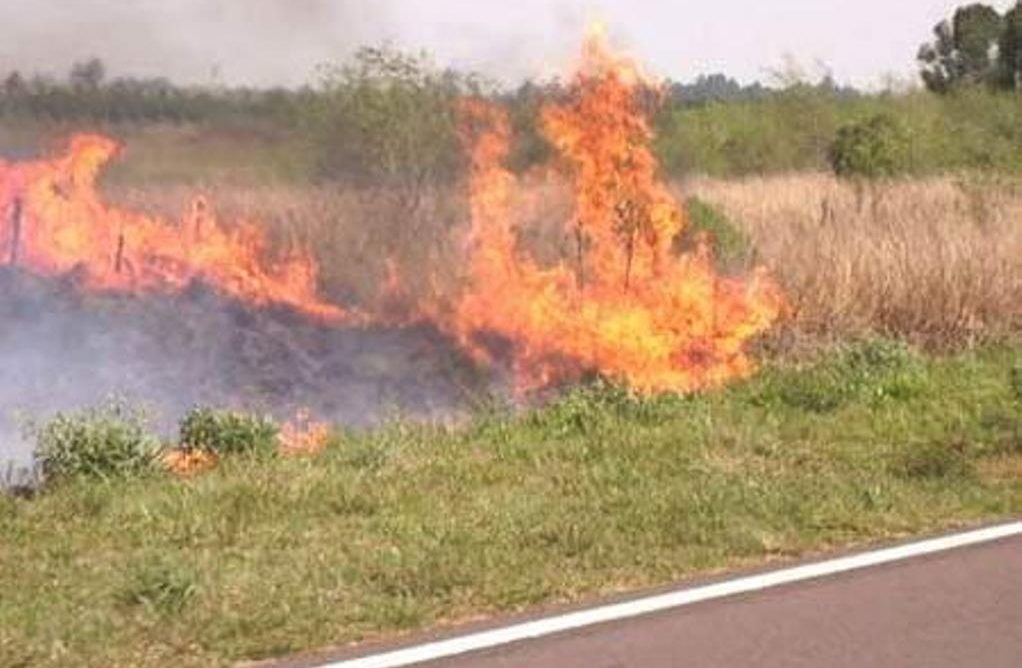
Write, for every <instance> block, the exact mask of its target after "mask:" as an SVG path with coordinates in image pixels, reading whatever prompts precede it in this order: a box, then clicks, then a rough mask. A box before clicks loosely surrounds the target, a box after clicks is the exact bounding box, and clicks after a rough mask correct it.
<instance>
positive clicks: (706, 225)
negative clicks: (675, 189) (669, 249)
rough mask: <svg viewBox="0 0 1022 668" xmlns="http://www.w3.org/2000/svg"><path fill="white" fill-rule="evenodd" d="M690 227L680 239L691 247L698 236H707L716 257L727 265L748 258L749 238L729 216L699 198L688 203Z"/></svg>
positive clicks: (733, 264)
mask: <svg viewBox="0 0 1022 668" xmlns="http://www.w3.org/2000/svg"><path fill="white" fill-rule="evenodd" d="M685 209H686V212H687V213H688V227H687V228H686V229H685V232H684V233H683V234H682V238H681V239H680V240H679V241H680V242H681V244H682V245H683V246H689V245H691V244H692V243H693V241H694V240H695V239H696V238H697V237H698V236H708V237H709V241H710V245H711V246H712V248H713V252H714V256H715V257H716V259H717V260H718V261H719V262H720V263H721V264H722V265H723V266H725V267H733V266H737V265H740V264H742V263H744V262H745V261H746V260H747V259H748V257H749V240H748V238H746V236H745V235H744V234H743V233H742V232H741V230H739V229H738V228H737V227H736V226H735V225H734V223H732V222H731V221H730V220H728V218H727V216H725V215H724V214H723V213H721V212H720V211H718V210H717V209H715V208H713V207H712V206H710V205H709V204H707V203H706V202H704V201H702V200H701V199H699V198H698V197H690V198H689V199H688V200H687V201H686V203H685Z"/></svg>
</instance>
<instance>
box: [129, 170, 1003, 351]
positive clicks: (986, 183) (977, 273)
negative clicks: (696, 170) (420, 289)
mask: <svg viewBox="0 0 1022 668" xmlns="http://www.w3.org/2000/svg"><path fill="white" fill-rule="evenodd" d="M522 188H523V189H524V190H525V191H526V192H525V193H524V196H523V197H522V199H523V201H524V204H523V211H524V212H523V214H522V217H523V218H524V219H526V220H527V223H526V224H525V230H528V231H523V232H520V233H519V234H518V237H517V240H518V243H519V244H520V245H522V246H524V247H526V248H528V249H530V251H531V252H532V253H533V255H534V256H535V257H537V258H540V261H541V264H546V263H547V260H545V259H544V258H550V257H553V258H559V257H565V256H570V254H571V246H572V240H571V239H570V237H569V236H567V235H564V234H563V233H561V232H560V231H559V230H558V229H557V228H556V226H555V225H554V226H551V224H550V222H549V220H546V219H545V218H544V212H550V211H554V212H558V213H556V217H557V218H558V219H563V215H562V214H561V213H559V212H562V211H565V210H569V211H570V195H569V193H568V192H566V189H565V188H564V187H560V186H557V185H556V184H554V185H550V184H548V185H545V186H538V185H536V184H534V183H533V182H527V183H526V184H524V185H523V186H522ZM673 188H674V190H675V191H676V192H677V193H678V195H679V197H680V198H683V199H687V201H688V207H687V208H688V211H689V217H690V219H691V220H692V221H693V224H694V226H695V227H698V228H699V229H701V230H704V231H706V232H708V233H709V234H710V235H711V238H716V239H722V243H719V244H718V246H717V250H716V255H717V256H718V258H719V260H720V263H721V266H722V267H723V269H724V270H725V272H728V271H734V270H735V269H738V270H742V271H746V270H748V268H749V267H751V266H754V265H757V264H758V265H760V266H763V267H765V268H766V269H767V270H768V272H769V274H770V276H772V277H773V278H774V280H775V281H776V282H777V283H778V284H779V285H780V286H781V287H782V289H783V291H784V294H785V298H786V300H787V305H788V309H787V312H786V316H785V317H783V318H782V319H781V321H780V323H779V327H777V328H775V331H774V332H773V333H772V334H770V335H769V336H768V339H769V342H770V346H768V349H772V350H779V351H784V350H789V349H790V348H791V347H792V346H794V347H795V348H798V349H801V348H804V347H809V348H814V349H815V348H819V347H821V346H823V347H826V346H827V345H831V344H833V343H834V342H839V341H841V340H848V339H854V338H856V337H861V336H863V335H868V334H881V335H886V336H890V337H898V338H902V339H905V340H908V341H911V342H914V343H919V344H923V345H925V346H927V347H933V348H940V349H945V350H946V349H953V348H961V347H963V346H969V345H972V344H975V343H978V342H981V341H983V340H996V339H999V338H1003V337H1005V336H1014V335H1017V334H1018V333H1019V332H1020V331H1022V225H1020V224H1019V221H1020V220H1022V193H1020V191H1019V189H1018V188H1017V186H1016V185H1015V184H1014V183H1013V182H1008V181H998V180H996V179H980V178H970V177H960V178H954V177H945V178H934V179H925V180H923V179H919V180H906V181H898V182H894V183H891V184H887V185H880V186H878V189H877V191H876V192H877V194H876V195H870V194H869V193H868V192H866V193H865V194H860V192H859V191H857V189H856V188H855V187H854V186H853V185H852V184H848V183H844V182H842V181H840V180H838V179H835V178H832V177H829V176H826V175H822V174H800V175H784V176H773V177H757V178H747V179H741V180H737V179H735V180H715V179H694V180H689V181H685V182H680V183H676V184H673ZM113 194H114V196H115V197H116V198H117V199H118V200H123V201H126V202H130V203H132V204H133V205H138V206H148V207H151V208H154V209H156V210H161V211H174V210H178V209H179V208H180V207H181V206H182V205H183V203H184V202H186V201H187V198H186V194H185V193H184V191H181V190H174V189H171V190H170V191H165V190H164V189H162V188H158V187H152V188H141V187H133V188H130V189H115V190H114V192H113ZM436 196H437V197H438V198H440V199H441V200H444V201H445V202H446V203H445V204H444V205H443V206H439V207H438V209H437V211H440V210H444V211H446V213H445V214H443V215H440V214H437V215H438V216H439V217H438V218H436V219H435V220H434V221H433V225H434V227H433V228H432V229H433V230H434V232H435V233H436V234H437V235H441V236H442V232H441V230H443V229H447V228H449V227H450V226H452V225H455V224H456V222H457V215H458V214H457V212H458V211H460V210H461V208H462V207H463V206H464V204H463V203H459V202H460V201H461V198H462V197H463V196H462V195H461V194H459V193H457V192H455V191H450V192H447V193H438V194H437V195H436ZM217 201H218V202H220V203H221V204H222V205H223V207H224V208H225V210H226V211H227V212H229V214H230V215H235V214H236V215H240V216H241V217H249V218H254V219H259V220H264V221H267V222H268V223H269V224H270V226H271V227H272V228H273V229H275V230H276V231H275V232H274V234H278V235H281V236H285V237H286V236H292V237H295V238H298V239H302V240H307V241H308V243H309V245H310V247H312V248H316V249H317V256H318V258H319V259H320V264H321V265H322V267H323V281H324V286H325V290H326V292H327V293H328V294H337V295H347V296H348V298H349V299H352V300H353V301H355V302H368V301H371V300H372V296H371V295H372V294H373V292H374V291H375V290H376V289H377V286H378V285H379V283H380V282H381V281H382V280H383V277H384V275H385V267H384V264H383V262H382V261H381V260H379V257H380V253H379V252H373V251H371V250H370V249H372V248H373V247H374V246H373V242H371V241H369V240H368V239H367V238H365V237H364V230H362V228H361V226H360V225H359V224H358V221H360V220H362V219H364V217H367V216H373V215H375V216H381V215H384V216H385V215H386V214H383V213H381V212H384V211H390V214H389V215H392V216H397V215H398V212H397V209H396V207H394V206H391V205H389V204H388V203H387V202H385V201H384V202H380V201H379V200H376V199H373V200H372V202H373V203H372V205H370V198H369V197H367V196H365V195H363V194H361V193H359V192H357V191H352V190H343V189H341V190H337V189H331V188H317V187H300V186H277V187H271V188H260V189H251V188H244V187H231V188H225V189H223V190H222V191H220V192H219V193H218V197H217ZM537 202H542V203H543V210H542V211H536V203H537ZM684 243H690V242H689V241H685V242H684ZM390 244H391V245H390V248H391V249H392V251H393V253H394V255H395V257H397V258H404V257H408V258H412V257H413V252H418V250H419V249H418V244H417V240H416V238H415V235H413V234H410V233H406V232H404V231H402V230H394V233H393V235H392V237H391V239H390ZM405 249H407V250H405ZM406 253H407V255H406ZM455 257H456V249H455V248H454V247H453V246H442V245H441V246H438V247H437V248H436V249H435V253H434V254H433V256H432V257H431V258H429V259H427V258H424V257H418V256H416V259H414V260H411V261H410V262H404V261H401V262H400V264H401V266H402V267H406V268H407V267H411V266H414V265H415V263H416V262H420V261H421V262H422V266H423V267H429V266H451V265H452V264H453V262H454V259H453V258H455ZM406 275H407V276H409V277H415V276H417V275H418V274H417V273H416V272H415V271H414V270H411V269H406ZM445 280H446V279H445ZM410 282H412V283H413V284H414V285H413V289H414V288H415V287H416V286H418V285H421V284H423V282H422V281H418V280H415V281H410Z"/></svg>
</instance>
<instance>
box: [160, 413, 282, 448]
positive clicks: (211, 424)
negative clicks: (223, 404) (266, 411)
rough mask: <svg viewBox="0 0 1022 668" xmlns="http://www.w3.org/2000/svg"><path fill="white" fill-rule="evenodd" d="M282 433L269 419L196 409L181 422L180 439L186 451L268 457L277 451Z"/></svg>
mask: <svg viewBox="0 0 1022 668" xmlns="http://www.w3.org/2000/svg"><path fill="white" fill-rule="evenodd" d="M279 432H280V429H279V427H278V426H277V424H276V423H274V422H273V420H271V419H269V418H266V417H260V416H255V415H246V414H244V413H237V412H234V411H218V410H214V409H212V408H195V409H193V410H192V411H190V412H189V413H188V414H187V415H186V416H185V417H184V419H183V420H182V421H181V426H180V439H181V445H182V446H184V447H185V448H189V449H196V450H206V451H208V452H212V453H215V454H217V455H232V454H268V453H272V452H275V451H276V449H277V436H278V435H279Z"/></svg>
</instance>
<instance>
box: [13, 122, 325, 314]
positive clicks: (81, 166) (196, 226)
mask: <svg viewBox="0 0 1022 668" xmlns="http://www.w3.org/2000/svg"><path fill="white" fill-rule="evenodd" d="M119 150H120V147H119V146H118V144H117V143H116V142H114V141H113V140H111V139H108V138H106V137H102V136H98V135H77V136H75V137H74V138H73V139H72V140H71V145H70V148H69V150H68V153H67V154H66V155H65V156H63V157H60V158H58V159H55V160H43V161H38V162H28V163H13V164H5V163H3V162H0V264H9V265H16V266H23V267H25V268H28V269H30V270H32V271H33V272H35V273H38V274H41V275H44V276H62V275H66V274H69V273H73V274H74V275H75V276H76V278H77V279H78V280H79V281H80V283H81V284H82V286H83V287H84V288H85V289H87V290H92V291H97V292H117V293H131V294H143V293H151V292H174V291H179V290H182V289H183V288H185V287H187V286H188V285H189V284H190V283H191V282H192V281H194V280H202V281H205V282H207V283H209V284H210V285H212V286H213V287H215V288H217V289H218V290H220V291H222V292H224V293H226V294H228V295H230V296H232V297H235V298H237V299H240V300H243V301H245V302H247V303H250V304H253V305H255V306H270V305H283V306H289V307H292V308H294V309H297V310H299V311H302V312H304V313H307V314H309V315H313V316H316V317H320V318H324V319H328V320H337V319H340V318H341V317H342V316H343V315H344V313H343V311H342V310H341V309H339V308H337V307H336V306H333V305H330V304H327V303H325V302H323V301H321V300H320V299H319V298H318V297H317V296H316V264H315V263H314V262H313V260H312V258H311V257H309V256H308V255H307V254H305V253H301V252H292V253H291V254H290V256H289V257H287V258H284V259H282V260H277V261H269V260H267V259H266V251H267V245H268V244H267V240H266V237H265V235H264V234H263V233H262V231H261V230H260V229H259V228H258V227H256V226H255V225H253V224H251V223H239V224H237V225H234V226H232V227H231V228H230V229H226V228H224V227H223V226H222V225H221V224H220V223H219V222H218V221H217V219H216V217H215V215H214V213H213V212H212V210H211V209H210V206H209V204H208V203H207V202H206V200H205V199H204V198H201V197H199V198H196V199H195V200H193V202H192V204H191V206H190V208H189V210H188V211H187V212H186V213H185V214H184V216H183V217H182V220H181V221H178V223H177V224H173V225H172V224H168V223H167V222H165V221H161V220H158V219H155V218H151V217H147V216H144V215H141V214H138V213H135V212H131V211H126V210H122V209H118V208H116V207H112V206H109V205H108V204H106V203H105V202H104V201H103V199H102V198H101V197H100V195H99V192H98V190H97V188H96V179H97V177H98V175H99V172H100V170H101V169H102V168H103V167H104V166H105V165H106V164H107V163H108V162H109V161H110V160H111V159H113V158H114V157H115V156H116V155H117V153H118V152H119Z"/></svg>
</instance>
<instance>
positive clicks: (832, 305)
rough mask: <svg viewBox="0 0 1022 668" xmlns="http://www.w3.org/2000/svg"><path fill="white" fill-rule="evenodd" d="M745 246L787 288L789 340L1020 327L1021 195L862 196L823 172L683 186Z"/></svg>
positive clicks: (931, 190)
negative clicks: (744, 239) (743, 237)
mask: <svg viewBox="0 0 1022 668" xmlns="http://www.w3.org/2000/svg"><path fill="white" fill-rule="evenodd" d="M684 191H685V192H686V194H692V195H696V196H698V197H700V198H702V199H704V200H705V201H707V202H709V203H711V204H712V205H714V206H715V207H717V208H719V209H720V210H721V211H723V212H724V213H725V214H726V215H727V216H728V217H729V218H730V219H731V220H732V221H733V222H734V223H735V224H737V225H738V226H739V227H740V228H741V229H742V230H743V231H744V232H745V233H746V234H747V235H748V237H749V238H750V240H751V242H752V244H753V246H754V248H755V251H756V256H757V259H756V261H757V262H759V263H761V264H763V265H765V266H766V267H767V268H768V269H769V270H770V271H771V272H772V273H773V275H774V276H776V277H777V280H779V281H780V282H781V283H782V284H783V286H784V288H785V290H786V291H787V294H788V297H789V300H790V305H791V315H790V320H789V323H788V327H787V328H786V329H787V331H788V333H790V334H795V335H808V336H809V337H811V338H813V339H818V338H820V337H822V338H826V339H830V338H842V337H847V336H856V335H860V334H865V333H880V334H887V335H896V336H901V337H905V338H908V339H911V340H914V341H917V342H920V343H925V344H927V345H936V346H944V345H959V344H963V343H964V344H968V343H972V342H975V341H976V340H978V339H984V338H991V337H998V336H1003V335H1005V334H1009V333H1014V332H1018V331H1019V329H1020V327H1022V195H1020V194H1019V193H1018V192H1017V191H1016V190H1015V188H1013V187H1012V186H1011V185H1010V184H1005V183H1000V184H998V183H992V182H978V181H976V182H973V181H968V180H953V179H950V178H944V179H932V180H918V181H906V182H900V183H894V184H888V185H884V186H878V187H877V188H876V189H874V190H873V192H872V193H871V192H868V191H867V192H866V193H864V194H860V193H858V192H857V191H856V189H855V188H854V187H852V186H851V185H849V184H846V183H842V182H840V181H838V180H836V179H834V178H831V177H828V176H824V175H791V176H776V177H765V178H752V179H747V180H741V181H733V180H732V181H718V180H695V181H693V182H691V183H689V184H686V186H685V187H684Z"/></svg>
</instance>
